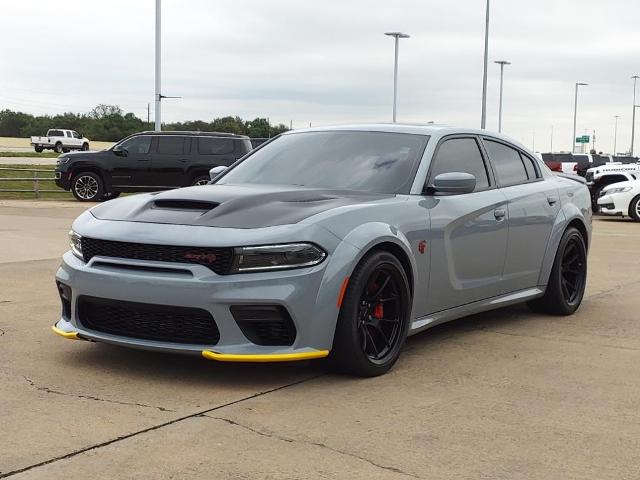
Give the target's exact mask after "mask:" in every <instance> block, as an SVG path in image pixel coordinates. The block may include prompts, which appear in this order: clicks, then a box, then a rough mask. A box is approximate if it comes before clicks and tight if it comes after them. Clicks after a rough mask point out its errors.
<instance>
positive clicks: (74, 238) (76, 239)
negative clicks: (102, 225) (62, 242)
mask: <svg viewBox="0 0 640 480" xmlns="http://www.w3.org/2000/svg"><path fill="white" fill-rule="evenodd" d="M69 247H71V251H72V252H73V254H74V255H75V256H76V257H78V258H79V259H80V260H84V256H83V255H82V236H81V235H79V234H77V233H76V232H74V231H73V230H69Z"/></svg>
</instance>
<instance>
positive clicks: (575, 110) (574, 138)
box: [570, 82, 588, 153]
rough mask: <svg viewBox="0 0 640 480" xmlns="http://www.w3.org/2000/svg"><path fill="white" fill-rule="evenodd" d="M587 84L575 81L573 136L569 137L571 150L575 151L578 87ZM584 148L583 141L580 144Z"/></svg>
mask: <svg viewBox="0 0 640 480" xmlns="http://www.w3.org/2000/svg"><path fill="white" fill-rule="evenodd" d="M583 85H588V83H582V82H576V94H575V100H574V104H573V137H572V138H571V143H570V145H571V152H572V153H576V120H577V118H578V87H580V86H583ZM582 146H583V149H584V143H583V144H582Z"/></svg>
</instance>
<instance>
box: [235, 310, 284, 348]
mask: <svg viewBox="0 0 640 480" xmlns="http://www.w3.org/2000/svg"><path fill="white" fill-rule="evenodd" d="M230 310H231V315H233V318H234V320H235V321H236V323H237V324H238V327H240V330H242V333H243V334H244V336H245V337H247V339H248V340H249V341H250V342H251V343H255V344H256V345H269V346H277V345H293V342H294V340H295V339H296V327H295V326H294V325H293V321H292V320H291V316H290V315H289V312H287V310H286V309H285V308H284V307H282V306H280V305H233V306H232V307H231V308H230Z"/></svg>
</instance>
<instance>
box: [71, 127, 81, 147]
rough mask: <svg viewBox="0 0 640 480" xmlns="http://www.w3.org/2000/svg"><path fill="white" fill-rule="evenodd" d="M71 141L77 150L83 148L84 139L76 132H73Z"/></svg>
mask: <svg viewBox="0 0 640 480" xmlns="http://www.w3.org/2000/svg"><path fill="white" fill-rule="evenodd" d="M71 141H72V142H73V146H74V147H75V148H80V147H82V137H81V136H80V134H79V133H78V132H76V131H72V132H71Z"/></svg>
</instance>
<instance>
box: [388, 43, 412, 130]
mask: <svg viewBox="0 0 640 480" xmlns="http://www.w3.org/2000/svg"><path fill="white" fill-rule="evenodd" d="M385 35H387V36H389V37H393V38H394V39H395V48H394V52H395V53H394V56H395V57H394V58H395V60H394V62H393V115H392V119H393V123H396V110H397V102H398V49H399V47H400V39H401V38H409V37H410V35H407V34H406V33H402V32H387V33H385Z"/></svg>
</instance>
